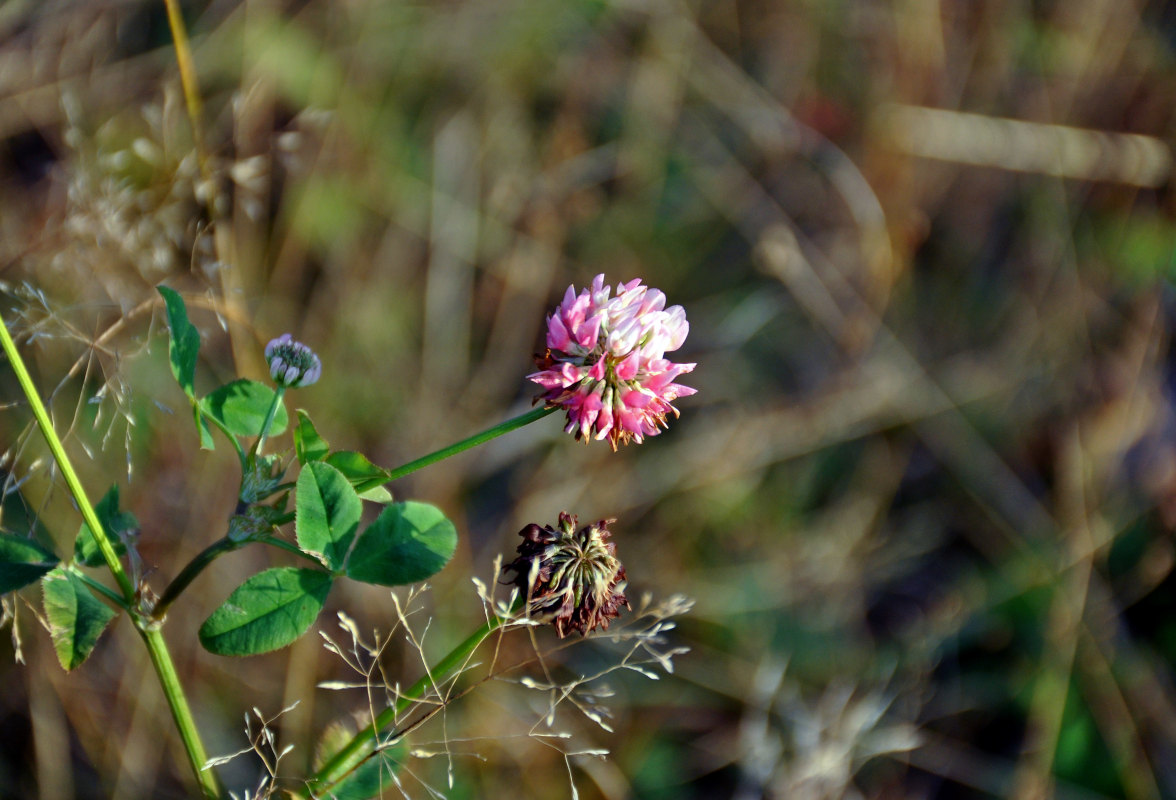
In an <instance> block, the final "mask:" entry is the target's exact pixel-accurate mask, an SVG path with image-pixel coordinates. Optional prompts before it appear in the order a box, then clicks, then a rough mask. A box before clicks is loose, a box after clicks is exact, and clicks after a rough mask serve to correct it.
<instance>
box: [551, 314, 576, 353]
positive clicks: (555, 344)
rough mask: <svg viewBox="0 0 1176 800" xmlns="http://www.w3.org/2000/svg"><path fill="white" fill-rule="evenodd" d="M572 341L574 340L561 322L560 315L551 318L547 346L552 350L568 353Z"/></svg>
mask: <svg viewBox="0 0 1176 800" xmlns="http://www.w3.org/2000/svg"><path fill="white" fill-rule="evenodd" d="M571 341H572V338H571V336H569V335H568V329H567V326H565V325H564V324H563V322H562V321H561V320H560V318H559V315H556V316H553V317H549V318H548V320H547V346H548V347H550V348H551V349H552V350H565V351H566V350H567V349H568V344H569V343H570V342H571Z"/></svg>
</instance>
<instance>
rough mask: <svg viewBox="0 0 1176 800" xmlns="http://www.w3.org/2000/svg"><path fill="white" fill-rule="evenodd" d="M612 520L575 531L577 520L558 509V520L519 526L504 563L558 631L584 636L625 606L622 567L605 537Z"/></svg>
mask: <svg viewBox="0 0 1176 800" xmlns="http://www.w3.org/2000/svg"><path fill="white" fill-rule="evenodd" d="M613 522H616V520H614V519H602V520H600V521H599V522H596V523H593V524H592V525H588V526H586V527H584V528H581V529H580V530H578V531H577V530H576V523H577V519H576V517H575V516H574V515H572V514H567V513H563V512H561V513H560V515H559V524H558V525H557V526H556V527H555V528H552V527H551V526H550V525H548V526H545V527H539V526H538V525H535V524H531V525H528V526H527V527H525V528H523V529H522V530H521V531H519V536H522V537H523V543H522V544H520V545H519V547H518V553H519V556H518V558H516V559H515V560H514V561H512V562H511V563H510V564H508V565H507V566H506V567H505V570H511V571H513V572H514V573H515V577H514V579H513V580H512V581H511V582H512V583H514V584H515V585H517V586H518V587H519V589H520V590H521V591H522V592H524V593H525V596H526V598H527V610H528V613H529V614H530V616H531V617H532V618H534V619H539V620H542V621H550V622H551V623H552V624H553V625H554V626H555V630H556V631H557V632H558V633H559V635H560V636H561V637H562V636H565V635H567V633H568V631H570V630H577V631H579V632H580V634H581V635H583V636H586V635H588V633H589V632H590V631H592V630H595V629H596V628H597V627H600V628H608V623H609V620H610V619H614V618H616V617H617V616H619V615H620V613H621V612H620V610H621V607H622V606H624V607H625V608H628V607H629V601H628V600H627V599H625V594H624V590H625V567H624V565H623V564H622V563H621V562H620V560H619V559H618V558H617V556H616V551H617V547H616V545H615V544H614V543H613V542H611V541H609V538H610V536H611V532H610V531H609V529H608V526H609V525H610V524H611V523H613Z"/></svg>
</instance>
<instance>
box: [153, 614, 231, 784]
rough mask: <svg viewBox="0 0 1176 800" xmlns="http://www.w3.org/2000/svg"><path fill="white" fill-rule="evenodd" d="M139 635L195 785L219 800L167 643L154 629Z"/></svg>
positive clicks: (212, 773) (216, 781) (216, 782)
mask: <svg viewBox="0 0 1176 800" xmlns="http://www.w3.org/2000/svg"><path fill="white" fill-rule="evenodd" d="M139 634H140V635H141V636H142V637H143V642H144V643H145V644H146V645H147V652H148V653H150V655H151V665H152V666H153V667H155V674H156V675H157V676H158V677H159V684H160V686H162V687H163V693H164V695H166V696H167V700H168V706H169V707H170V708H171V712H172V719H174V720H175V722H176V728H178V729H179V731H180V739H181V740H182V741H183V743H184V751H185V752H186V753H187V754H188V763H189V764H190V765H191V767H192V773H193V774H194V775H195V776H196V782H197V783H198V784H200V790H201V792H203V794H204V796H205V798H208V800H217V798H220V797H222V794H221V788H220V783H219V781H218V780H217V778H216V774H215V773H214V772H213V771H212V770H210V769H205V768H204V765H205V764H207V763H208V753H207V752H206V751H205V750H204V742H202V741H201V740H200V731H198V730H197V729H196V720H195V719H194V718H193V717H192V709H191V708H189V707H188V701H187V699H186V698H185V697H184V687H183V686H182V685H181V684H180V676H179V675H177V674H176V665H175V664H174V663H172V658H171V653H170V652H169V651H168V649H167V642H165V641H164V640H163V634H162V633H160V631H159V630H158V629H157V628H151V627H140V629H139Z"/></svg>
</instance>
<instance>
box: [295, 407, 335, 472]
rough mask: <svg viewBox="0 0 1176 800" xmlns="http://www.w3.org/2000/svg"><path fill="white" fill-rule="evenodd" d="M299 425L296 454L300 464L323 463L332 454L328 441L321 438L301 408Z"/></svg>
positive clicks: (297, 427)
mask: <svg viewBox="0 0 1176 800" xmlns="http://www.w3.org/2000/svg"><path fill="white" fill-rule="evenodd" d="M297 413H298V425H297V426H295V428H294V452H295V453H296V454H297V455H298V463H299V464H306V463H308V462H310V461H322V460H323V459H324V458H326V455H327V453H328V452H330V449H331V447H330V445H328V444H327V440H326V439H324V438H323V437H321V436H319V432H318V431H317V430H316V429H315V427H314V423H313V422H311V421H310V416H309V415H308V414H307V413H306V412H305V411H303V410H302V409H301V408H300V409H298V412H297Z"/></svg>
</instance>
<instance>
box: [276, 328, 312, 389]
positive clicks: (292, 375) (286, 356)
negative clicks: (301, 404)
mask: <svg viewBox="0 0 1176 800" xmlns="http://www.w3.org/2000/svg"><path fill="white" fill-rule="evenodd" d="M265 362H266V363H267V364H268V365H269V369H270V377H271V378H273V379H274V382H275V383H277V384H278V385H279V386H285V387H287V388H291V389H297V388H298V387H300V386H310V385H311V384H312V383H315V382H316V381H317V380H318V379H319V377H320V376H322V374H323V365H322V362H321V361H319V357H318V356H317V355H315V354H314V351H313V350H311V349H310V348H309V347H307V346H306V345H304V344H303V343H302V342H296V341H294V337H292V336H291V335H290V334H288V333H283V334H282V335H281V336H279V337H278V338H277V339H273V340H271V341H270V343H269V344H267V345H266V346H265Z"/></svg>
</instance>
